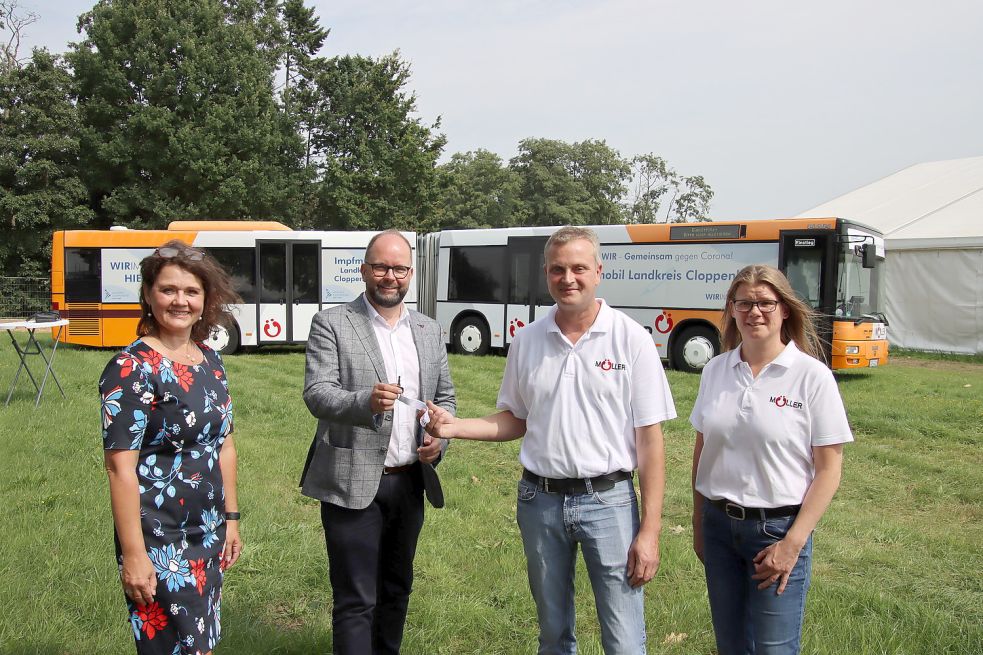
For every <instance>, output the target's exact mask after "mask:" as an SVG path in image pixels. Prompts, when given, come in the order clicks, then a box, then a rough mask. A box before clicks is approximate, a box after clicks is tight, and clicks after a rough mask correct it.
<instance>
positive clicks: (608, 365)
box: [594, 359, 628, 371]
mask: <svg viewBox="0 0 983 655" xmlns="http://www.w3.org/2000/svg"><path fill="white" fill-rule="evenodd" d="M594 366H596V367H598V368H599V369H601V370H602V371H623V370H625V369H626V368H628V367H627V366H625V365H624V364H615V363H614V362H612V361H611V360H610V359H602V360H601V361H599V362H594Z"/></svg>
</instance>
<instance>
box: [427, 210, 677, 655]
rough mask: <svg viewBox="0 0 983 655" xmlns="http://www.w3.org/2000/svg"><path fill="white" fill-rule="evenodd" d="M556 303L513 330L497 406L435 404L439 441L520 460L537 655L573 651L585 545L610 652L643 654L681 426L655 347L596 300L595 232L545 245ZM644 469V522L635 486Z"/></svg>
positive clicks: (574, 231)
mask: <svg viewBox="0 0 983 655" xmlns="http://www.w3.org/2000/svg"><path fill="white" fill-rule="evenodd" d="M545 256H546V279H547V283H548V286H549V291H550V295H551V296H553V299H554V300H555V301H556V306H555V307H554V308H553V309H552V310H551V311H550V314H549V315H548V316H546V317H545V318H543V319H541V320H539V321H536V322H534V323H532V324H530V325H528V326H526V327H525V328H523V329H522V330H521V331H519V332H518V333H516V336H515V340H514V341H513V342H512V346H511V349H510V350H509V356H508V360H507V362H506V365H505V375H504V377H503V379H502V386H501V389H500V391H499V394H498V403H497V406H498V408H499V409H500V410H502V411H500V412H498V413H497V414H492V415H490V416H486V417H484V418H479V419H455V418H454V417H453V416H452V415H451V414H450V413H449V412H446V411H444V410H442V409H441V408H439V407H437V406H435V405H433V404H432V403H428V405H429V407H430V410H431V413H432V420H431V423H430V425H429V426H428V431H429V432H430V433H431V434H432V435H433V436H435V437H443V438H447V437H457V438H462V439H477V440H482V441H509V440H512V439H517V438H519V437H522V436H523V435H525V439H524V440H523V442H522V448H521V449H520V452H519V461H520V462H521V463H522V466H523V469H524V470H523V474H522V480H521V481H520V482H519V498H518V503H517V512H516V514H517V520H518V523H519V529H520V531H521V533H522V542H523V546H524V548H525V552H526V560H527V566H528V573H529V586H530V589H531V591H532V594H533V598H534V599H535V601H536V610H537V614H538V616H539V653H541V654H546V653H575V652H576V647H577V641H576V637H575V635H574V624H575V617H574V595H573V594H574V589H573V580H574V570H575V564H576V551H577V547H578V545H579V546H580V548H581V549H582V551H583V555H584V561H585V563H586V565H587V572H588V574H589V575H590V578H591V585H592V587H593V590H594V597H595V600H596V603H597V613H598V618H599V620H600V624H601V642H602V644H603V647H604V651H605V653H609V654H611V653H632V654H641V653H644V652H645V614H644V607H643V598H644V595H643V592H642V586H643V585H644V584H645V583H646V582H648V581H649V580H651V579H652V578H653V577H654V576H655V574H656V572H657V571H658V569H659V531H660V529H661V524H662V498H663V492H664V487H665V454H664V447H663V437H662V428H661V426H660V423H661V422H662V421H666V420H669V419H672V418H675V417H676V410H675V407H674V405H673V402H672V396H671V394H670V391H669V385H668V382H667V380H666V376H665V372H664V371H663V369H662V362H661V361H660V359H659V354H658V351H657V350H656V348H655V345H654V344H653V343H652V337H651V336H650V335H649V334H648V332H646V331H645V330H644V329H643V328H642V327H641V326H640V325H639V324H638V323H636V322H634V321H633V320H631V319H630V318H628V317H627V316H626V315H624V314H623V313H621V312H619V311H617V310H615V309H612V308H611V307H609V306H608V305H607V304H605V302H604V301H603V300H601V299H599V298H597V297H596V295H595V293H596V289H597V286H598V284H599V283H600V281H601V261H600V256H599V246H598V241H597V235H595V234H594V232H593V231H591V230H589V229H586V228H578V227H565V228H561V229H560V230H558V231H557V232H555V233H554V234H553V236H552V237H550V239H549V241H548V242H547V243H546V249H545ZM636 468H637V469H638V477H639V486H640V489H641V497H642V503H641V519H639V506H638V501H637V499H636V495H635V488H634V485H633V484H632V472H633V471H634V470H635V469H636Z"/></svg>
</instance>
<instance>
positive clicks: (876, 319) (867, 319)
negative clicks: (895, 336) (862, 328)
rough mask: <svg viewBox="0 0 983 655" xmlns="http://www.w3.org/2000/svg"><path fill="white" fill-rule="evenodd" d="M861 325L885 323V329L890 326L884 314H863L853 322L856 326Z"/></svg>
mask: <svg viewBox="0 0 983 655" xmlns="http://www.w3.org/2000/svg"><path fill="white" fill-rule="evenodd" d="M861 323H883V324H884V326H885V327H887V326H889V325H890V323H888V322H887V316H885V315H884V313H883V312H874V313H873V314H862V315H861V316H860V318H858V319H857V320H855V321H854V322H853V324H854V325H855V326H856V325H860V324H861Z"/></svg>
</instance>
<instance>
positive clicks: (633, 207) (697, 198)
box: [624, 153, 713, 223]
mask: <svg viewBox="0 0 983 655" xmlns="http://www.w3.org/2000/svg"><path fill="white" fill-rule="evenodd" d="M631 167H632V169H631V170H632V197H631V199H630V200H629V201H628V202H627V203H626V204H625V206H624V214H625V222H627V223H663V222H666V223H685V222H692V221H708V220H710V219H709V217H708V215H709V212H710V201H711V200H712V199H713V189H711V188H710V185H709V184H707V182H706V180H704V179H703V177H702V176H700V175H694V176H691V177H685V176H682V175H680V174H679V173H677V172H676V171H675V170H674V169H673V168H671V167H670V166H669V164H668V163H667V162H666V160H665V159H663V158H662V157H658V156H656V155H655V154H652V153H649V154H646V155H638V156H636V157H634V158H633V159H632V161H631ZM666 199H668V203H667V204H666V205H665V206H664V207H665V211H664V212H663V213H662V216H660V215H659V211H660V209H662V208H663V202H665V201H666Z"/></svg>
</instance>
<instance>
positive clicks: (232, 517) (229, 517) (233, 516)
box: [225, 512, 239, 521]
mask: <svg viewBox="0 0 983 655" xmlns="http://www.w3.org/2000/svg"><path fill="white" fill-rule="evenodd" d="M225 520H226V521H238V520H239V512H226V513H225Z"/></svg>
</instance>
